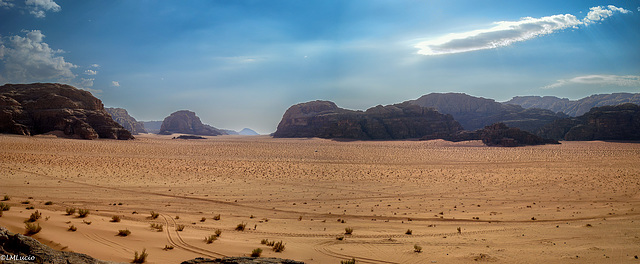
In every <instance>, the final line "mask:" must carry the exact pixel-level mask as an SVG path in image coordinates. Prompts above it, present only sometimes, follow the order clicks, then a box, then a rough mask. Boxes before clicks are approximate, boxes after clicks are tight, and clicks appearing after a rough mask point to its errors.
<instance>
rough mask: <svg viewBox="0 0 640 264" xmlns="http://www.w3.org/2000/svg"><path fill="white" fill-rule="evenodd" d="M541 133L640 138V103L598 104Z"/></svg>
mask: <svg viewBox="0 0 640 264" xmlns="http://www.w3.org/2000/svg"><path fill="white" fill-rule="evenodd" d="M538 134H539V135H541V136H544V137H550V138H554V139H564V140H640V106H638V105H636V104H631V103H628V104H622V105H617V106H602V107H594V108H592V109H591V110H590V111H589V112H587V113H585V114H584V115H582V116H579V117H576V118H567V119H562V120H558V121H555V122H553V123H551V124H548V125H546V126H544V127H543V128H542V129H541V130H540V131H539V132H538Z"/></svg>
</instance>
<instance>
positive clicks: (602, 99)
mask: <svg viewBox="0 0 640 264" xmlns="http://www.w3.org/2000/svg"><path fill="white" fill-rule="evenodd" d="M505 103H506V104H516V105H520V106H522V107H524V108H532V107H535V108H542V109H549V110H551V111H554V112H563V113H565V114H567V115H569V116H581V115H584V114H585V113H587V112H589V110H591V108H594V107H601V106H608V105H620V104H624V103H633V104H640V93H612V94H594V95H591V96H588V97H585V98H582V99H580V100H575V101H573V100H569V99H566V98H558V97H555V96H544V97H540V96H516V97H514V98H512V99H511V100H509V101H507V102H505Z"/></svg>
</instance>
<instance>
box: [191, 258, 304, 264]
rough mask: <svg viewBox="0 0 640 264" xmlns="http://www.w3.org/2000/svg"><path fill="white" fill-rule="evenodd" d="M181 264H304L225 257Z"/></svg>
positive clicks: (197, 259) (299, 263)
mask: <svg viewBox="0 0 640 264" xmlns="http://www.w3.org/2000/svg"><path fill="white" fill-rule="evenodd" d="M182 264H304V262H302V261H295V260H290V259H281V258H251V257H226V258H217V259H209V258H195V259H192V260H189V261H184V262H182Z"/></svg>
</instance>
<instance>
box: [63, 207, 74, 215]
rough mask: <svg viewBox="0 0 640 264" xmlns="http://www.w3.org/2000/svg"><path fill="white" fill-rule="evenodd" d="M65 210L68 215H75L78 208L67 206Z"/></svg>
mask: <svg viewBox="0 0 640 264" xmlns="http://www.w3.org/2000/svg"><path fill="white" fill-rule="evenodd" d="M65 211H66V212H67V215H73V214H75V213H76V208H67V209H66V210H65Z"/></svg>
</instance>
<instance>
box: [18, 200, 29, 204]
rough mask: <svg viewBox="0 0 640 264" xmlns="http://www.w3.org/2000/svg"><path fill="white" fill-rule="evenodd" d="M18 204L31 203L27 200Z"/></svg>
mask: <svg viewBox="0 0 640 264" xmlns="http://www.w3.org/2000/svg"><path fill="white" fill-rule="evenodd" d="M20 203H21V204H30V203H31V201H29V200H25V201H22V202H20Z"/></svg>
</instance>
